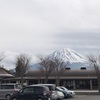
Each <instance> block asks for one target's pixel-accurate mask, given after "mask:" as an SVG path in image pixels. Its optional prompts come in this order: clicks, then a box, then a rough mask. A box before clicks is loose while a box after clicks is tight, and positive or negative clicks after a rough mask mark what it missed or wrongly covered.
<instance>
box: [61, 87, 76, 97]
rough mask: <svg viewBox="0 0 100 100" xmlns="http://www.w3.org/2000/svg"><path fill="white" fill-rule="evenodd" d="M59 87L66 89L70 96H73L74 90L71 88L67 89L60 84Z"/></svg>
mask: <svg viewBox="0 0 100 100" xmlns="http://www.w3.org/2000/svg"><path fill="white" fill-rule="evenodd" d="M60 88H61V89H63V90H65V91H67V92H68V93H70V96H71V97H74V96H75V92H74V91H72V90H68V89H67V88H65V87H63V86H60Z"/></svg>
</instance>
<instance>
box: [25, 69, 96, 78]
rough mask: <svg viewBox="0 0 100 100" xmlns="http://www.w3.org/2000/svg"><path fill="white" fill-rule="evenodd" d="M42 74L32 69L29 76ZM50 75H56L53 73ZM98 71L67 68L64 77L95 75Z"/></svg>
mask: <svg viewBox="0 0 100 100" xmlns="http://www.w3.org/2000/svg"><path fill="white" fill-rule="evenodd" d="M40 74H41V75H42V73H40V72H39V71H30V72H28V73H27V76H39V75H40ZM50 76H54V73H52V74H51V75H50ZM95 76H96V72H95V71H94V70H66V71H65V72H64V73H63V75H62V77H95Z"/></svg>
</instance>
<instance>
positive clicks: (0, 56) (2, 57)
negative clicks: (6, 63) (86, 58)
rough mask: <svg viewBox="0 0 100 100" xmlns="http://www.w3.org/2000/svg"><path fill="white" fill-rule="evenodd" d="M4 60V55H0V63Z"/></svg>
mask: <svg viewBox="0 0 100 100" xmlns="http://www.w3.org/2000/svg"><path fill="white" fill-rule="evenodd" d="M4 58H5V55H4V53H1V54H0V62H1V61H2V60H3V59H4Z"/></svg>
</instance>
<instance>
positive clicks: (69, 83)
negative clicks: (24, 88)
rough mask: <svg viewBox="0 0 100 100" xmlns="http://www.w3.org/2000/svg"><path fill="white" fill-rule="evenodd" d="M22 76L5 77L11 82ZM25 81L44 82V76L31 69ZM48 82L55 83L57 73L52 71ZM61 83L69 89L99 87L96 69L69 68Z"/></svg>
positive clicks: (29, 83)
mask: <svg viewBox="0 0 100 100" xmlns="http://www.w3.org/2000/svg"><path fill="white" fill-rule="evenodd" d="M20 79H21V78H20V77H16V78H9V79H5V81H6V82H7V81H10V82H20ZM24 79H25V83H27V84H28V85H31V84H37V83H43V82H44V77H43V75H42V74H41V73H40V72H39V71H30V72H28V73H27V74H26V77H25V78H24ZM48 83H52V84H55V75H54V73H52V74H51V75H50V76H49V80H48ZM60 85H64V86H65V87H67V88H68V89H90V90H92V89H97V88H98V81H97V76H96V72H95V71H94V70H86V69H85V68H82V69H80V70H71V69H67V70H66V71H65V72H64V74H63V75H62V76H61V77H60Z"/></svg>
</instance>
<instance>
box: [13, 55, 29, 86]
mask: <svg viewBox="0 0 100 100" xmlns="http://www.w3.org/2000/svg"><path fill="white" fill-rule="evenodd" d="M30 59H31V58H30V57H29V56H28V55H26V54H20V55H19V56H17V57H16V63H15V65H16V67H15V71H16V76H17V77H21V85H22V86H23V82H24V76H25V73H26V72H27V71H28V70H29V67H30V65H29V63H30Z"/></svg>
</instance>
